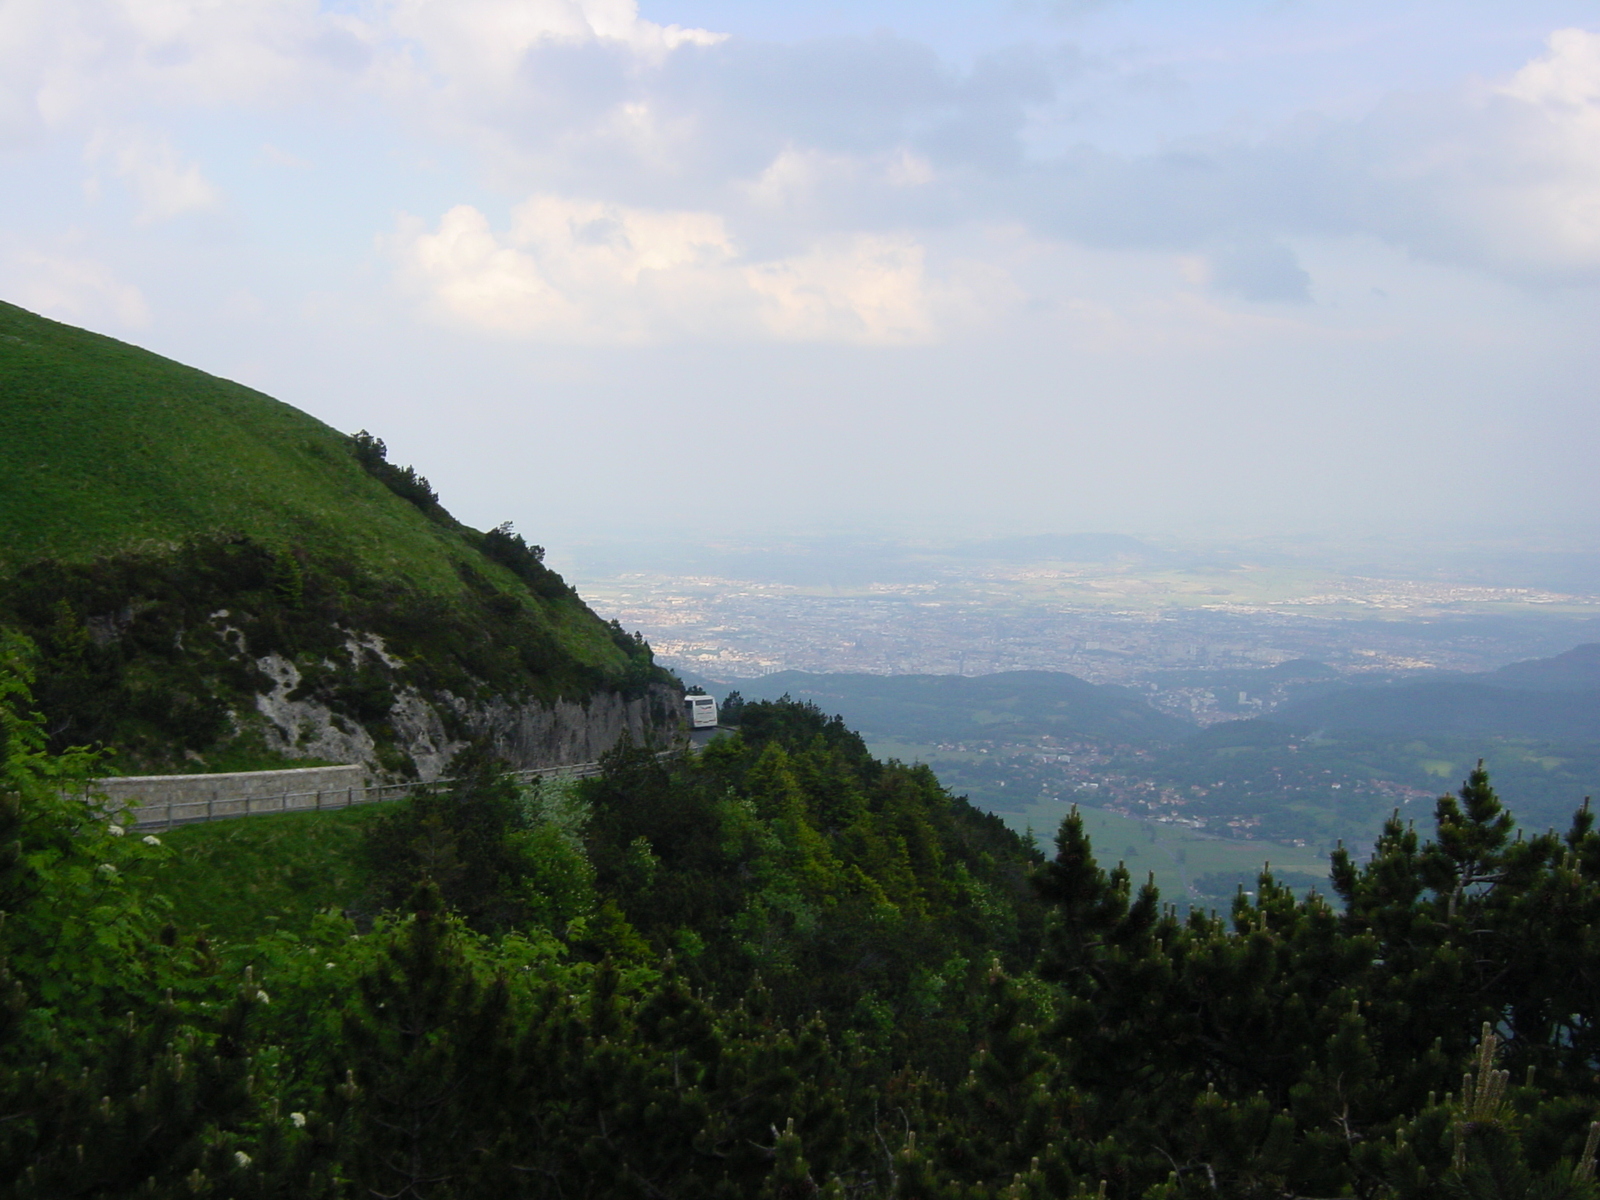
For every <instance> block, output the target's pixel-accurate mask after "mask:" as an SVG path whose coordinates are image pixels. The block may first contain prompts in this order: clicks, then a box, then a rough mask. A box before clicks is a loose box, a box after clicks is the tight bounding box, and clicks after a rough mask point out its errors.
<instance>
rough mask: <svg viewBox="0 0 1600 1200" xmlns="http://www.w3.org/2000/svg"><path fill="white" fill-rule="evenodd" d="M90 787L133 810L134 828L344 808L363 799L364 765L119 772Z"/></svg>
mask: <svg viewBox="0 0 1600 1200" xmlns="http://www.w3.org/2000/svg"><path fill="white" fill-rule="evenodd" d="M91 790H92V791H93V792H94V793H96V794H98V795H101V796H104V797H105V798H106V800H107V801H108V802H109V803H110V806H111V808H112V809H113V810H123V809H132V810H133V813H134V816H133V823H134V824H135V825H137V826H141V827H143V826H148V825H161V824H175V823H176V824H182V823H184V822H187V821H209V820H214V819H216V818H218V817H242V816H247V815H249V814H251V813H257V812H292V811H295V810H298V809H306V808H313V809H315V808H343V807H345V806H346V805H349V804H361V803H364V802H365V801H366V799H367V794H366V793H367V773H366V768H365V767H362V766H360V765H359V764H357V765H354V766H345V767H297V768H295V769H293V770H288V771H238V772H233V773H229V774H218V775H120V776H112V777H110V778H107V779H97V780H96V781H95V782H94V783H93V784H92V785H91Z"/></svg>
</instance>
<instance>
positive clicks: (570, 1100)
mask: <svg viewBox="0 0 1600 1200" xmlns="http://www.w3.org/2000/svg"><path fill="white" fill-rule="evenodd" d="M27 662H28V648H27V647H26V645H25V644H23V643H21V642H19V641H17V640H16V639H14V638H13V639H10V640H8V641H7V642H6V646H5V654H4V659H3V665H0V690H3V693H4V696H3V699H4V703H3V705H0V714H3V717H4V721H3V728H4V759H3V762H4V775H3V777H0V846H5V847H9V849H8V850H7V852H6V853H5V854H4V856H3V857H0V909H3V910H4V912H5V919H4V921H3V922H0V952H3V955H4V957H3V960H0V962H3V967H0V971H3V976H0V995H3V996H4V997H5V1004H4V1006H3V1007H0V1164H3V1168H4V1175H3V1179H0V1195H9V1196H18V1197H51V1198H56V1197H68V1196H82V1197H89V1196H93V1197H121V1196H135V1195H138V1196H158V1197H174V1198H176V1197H180V1196H182V1197H194V1196H199V1197H219V1198H220V1197H266V1196H274V1197H290V1196H292V1197H350V1198H352V1200H353V1198H355V1197H372V1196H394V1197H399V1196H408V1197H429V1198H437V1200H445V1198H450V1197H474V1198H476V1197H486V1196H494V1197H514V1196H530V1197H550V1198H552V1200H554V1198H558V1197H560V1198H571V1197H593V1198H595V1200H600V1198H607V1200H609V1198H612V1197H641V1198H643V1197H654V1198H659V1197H682V1198H684V1200H690V1198H698V1197H706V1196H711V1197H716V1196H725V1197H730V1198H731V1197H741V1198H742V1197H762V1196H765V1197H785V1198H791V1197H812V1196H828V1197H860V1198H863V1200H865V1198H868V1197H873V1198H877V1197H883V1198H887V1197H901V1198H907V1200H909V1198H913V1197H915V1198H918V1200H935V1198H950V1200H976V1198H985V1200H987V1198H990V1197H993V1198H995V1200H999V1198H1001V1197H1033V1198H1036V1200H1044V1198H1045V1197H1050V1198H1052V1200H1054V1198H1061V1197H1068V1198H1070V1197H1093V1196H1110V1197H1118V1198H1129V1197H1146V1198H1149V1200H1156V1198H1171V1197H1217V1196H1222V1197H1235V1196H1239V1197H1244V1196H1258V1197H1331V1196H1361V1197H1373V1198H1376V1197H1386V1198H1387V1197H1393V1198H1401V1197H1405V1198H1419V1200H1420V1198H1424V1197H1427V1198H1433V1197H1439V1198H1443V1197H1455V1196H1472V1197H1510V1196H1516V1197H1533V1196H1541V1197H1557V1196H1560V1197H1593V1196H1595V1195H1596V1194H1597V1193H1596V1188H1595V1183H1594V1156H1595V1146H1596V1139H1597V1137H1600V1125H1595V1124H1594V1123H1593V1122H1594V1121H1595V1117H1596V1104H1597V1099H1600V1096H1597V1092H1600V1088H1597V1084H1596V1068H1597V1066H1600V1032H1597V1026H1596V1017H1597V1015H1600V1014H1597V1012H1596V1003H1597V1001H1596V997H1597V996H1600V941H1597V939H1600V933H1597V932H1596V930H1597V918H1600V835H1597V834H1596V833H1595V832H1594V830H1593V818H1592V816H1591V814H1590V813H1589V811H1588V809H1587V807H1585V808H1584V809H1583V810H1581V811H1580V812H1579V813H1578V814H1577V815H1576V816H1575V817H1574V819H1573V822H1572V825H1571V828H1570V829H1569V830H1568V831H1567V832H1566V833H1564V834H1562V835H1559V836H1558V835H1555V834H1552V835H1549V836H1541V837H1534V838H1525V837H1523V838H1513V837H1512V835H1511V819H1510V817H1509V815H1508V813H1507V812H1506V811H1505V810H1504V809H1503V808H1502V806H1501V804H1500V802H1499V800H1498V798H1497V797H1496V796H1495V794H1494V792H1493V790H1492V788H1491V786H1490V783H1489V781H1488V779H1487V777H1486V776H1485V775H1484V774H1483V773H1482V772H1475V773H1474V774H1473V775H1472V776H1471V778H1469V779H1468V780H1467V781H1466V783H1465V784H1464V786H1463V787H1462V789H1461V791H1460V793H1459V795H1457V796H1451V797H1445V798H1443V799H1441V800H1440V801H1439V803H1438V805H1437V809H1436V813H1435V823H1434V826H1433V828H1432V829H1430V830H1428V831H1419V830H1416V829H1412V828H1409V827H1407V826H1405V825H1403V824H1401V823H1399V822H1398V821H1396V822H1394V823H1392V824H1391V825H1390V827H1389V828H1388V829H1386V830H1385V832H1384V834H1383V837H1382V838H1381V839H1380V841H1379V842H1378V844H1377V846H1376V847H1375V848H1374V850H1373V853H1372V854H1371V856H1370V857H1369V858H1365V859H1363V858H1362V857H1361V856H1357V855H1355V854H1351V853H1345V852H1343V851H1341V852H1340V853H1339V854H1338V855H1336V856H1335V857H1334V860H1333V862H1332V863H1331V864H1330V887H1331V889H1332V894H1331V896H1330V897H1329V898H1327V899H1325V898H1321V897H1312V898H1311V899H1309V900H1297V899H1296V898H1295V896H1294V895H1293V894H1292V893H1290V892H1288V891H1287V890H1285V889H1283V888H1280V887H1278V886H1276V885H1275V884H1274V883H1273V881H1272V880H1271V878H1270V877H1265V876H1264V877H1263V878H1262V880H1261V881H1260V883H1259V885H1258V888H1257V891H1256V894H1255V896H1253V897H1250V898H1246V897H1244V896H1241V897H1240V898H1239V900H1238V901H1237V902H1236V904H1235V906H1234V909H1233V911H1232V912H1231V913H1230V914H1227V915H1225V916H1218V915H1212V914H1206V913H1200V912H1195V913H1192V914H1190V915H1189V917H1188V918H1187V919H1185V920H1181V921H1180V920H1179V919H1178V918H1177V917H1175V916H1174V915H1173V913H1172V912H1171V911H1170V910H1169V909H1167V908H1165V907H1164V906H1163V904H1162V902H1161V899H1160V897H1159V896H1158V895H1157V894H1156V893H1155V891H1154V889H1153V888H1151V887H1141V886H1140V885H1139V882H1138V881H1137V880H1134V879H1130V877H1129V875H1128V873H1127V872H1126V871H1125V870H1124V869H1122V868H1121V867H1120V866H1117V867H1111V868H1110V869H1109V870H1108V869H1107V868H1106V866H1105V865H1103V864H1101V863H1100V862H1098V861H1097V860H1096V858H1095V855H1094V852H1093V849H1092V847H1091V846H1090V845H1089V844H1088V841H1087V839H1086V838H1085V837H1084V836H1083V832H1082V826H1081V824H1080V823H1079V822H1078V820H1077V819H1076V817H1071V818H1069V819H1068V820H1067V821H1066V822H1065V823H1064V824H1063V826H1062V828H1061V830H1060V832H1059V834H1058V836H1057V838H1056V840H1055V845H1054V847H1053V848H1052V850H1051V853H1050V855H1049V856H1048V857H1047V858H1044V859H1042V860H1041V858H1040V856H1039V855H1038V854H1037V853H1036V852H1034V851H1033V850H1032V849H1031V848H1030V847H1028V846H1027V845H1025V844H1024V843H1023V842H1022V841H1021V840H1020V839H1018V838H1017V837H1016V836H1015V835H1013V834H1011V833H1009V832H1008V831H1007V830H1005V829H1004V827H1003V826H1001V825H1000V824H999V822H998V821H997V820H995V819H993V818H991V817H986V816H984V815H982V814H979V813H977V812H975V811H974V810H973V809H972V808H971V807H970V806H968V805H967V804H966V803H965V802H964V801H963V800H961V799H960V798H958V797H953V796H951V795H950V794H949V793H947V792H946V791H944V790H943V789H942V788H941V787H940V786H939V784H938V782H937V780H936V779H934V778H933V776H932V775H931V774H930V773H929V772H928V771H927V770H926V769H925V768H920V767H907V766H903V765H900V764H896V763H880V762H877V761H875V760H873V759H872V758H871V757H870V756H869V755H868V754H867V753H866V751H865V749H864V747H863V745H862V743H861V741H860V739H859V738H858V737H856V735H854V734H853V733H851V732H850V731H849V730H848V729H847V728H846V727H845V726H844V725H843V724H842V722H840V721H838V720H836V719H829V718H827V717H826V716H825V715H824V714H823V713H821V712H820V711H819V710H817V709H815V708H813V707H811V706H809V705H805V704H798V703H795V702H792V701H784V702H754V703H751V704H749V705H748V706H747V707H746V709H745V712H744V714H743V722H742V726H741V730H740V732H739V733H738V734H737V735H735V736H730V737H727V738H725V739H722V740H720V741H718V742H716V743H715V744H713V745H712V746H711V747H709V748H707V749H706V750H705V751H704V752H703V753H701V754H700V755H699V756H697V757H694V756H687V755H685V756H680V757H678V758H676V759H671V760H661V759H658V758H657V757H655V756H654V755H651V754H647V753H641V752H639V751H638V750H636V749H633V748H631V747H623V748H620V749H619V750H618V751H616V752H615V753H613V754H612V755H611V756H610V757H609V759H608V761H607V769H606V772H605V774H604V775H603V776H602V777H600V778H598V779H595V780H592V781H586V782H583V783H581V784H577V785H574V786H569V787H564V788H550V789H544V790H536V791H533V792H526V791H521V790H519V789H518V788H516V787H514V786H512V785H511V784H510V783H509V782H508V781H507V779H506V777H505V776H503V775H502V774H500V773H499V771H498V770H497V768H496V764H495V762H494V759H493V757H492V755H490V754H488V753H486V752H484V751H483V750H481V749H480V750H472V751H469V752H467V753H466V754H465V755H463V756H462V757H460V758H458V760H457V763H456V765H455V767H454V768H453V769H454V771H455V773H456V774H457V775H458V776H459V777H460V779H461V782H460V783H459V784H457V785H456V786H455V787H454V790H453V791H452V792H450V793H449V794H445V793H438V792H425V793H423V794H422V795H420V796H418V797H416V798H415V799H413V800H411V801H409V802H405V803H402V804H396V805H393V806H390V807H389V808H387V809H384V810H375V811H373V812H372V813H371V814H370V815H371V819H369V820H366V821H365V822H364V824H363V828H362V829H361V831H360V834H359V839H358V842H357V843H353V844H354V845H356V846H357V847H358V848H357V849H355V850H353V851H352V853H354V854H355V855H356V858H357V859H359V870H358V871H357V872H356V875H359V879H357V878H356V875H352V876H350V877H349V878H347V879H345V880H343V881H342V882H340V883H339V885H338V886H339V889H340V897H341V899H340V901H339V903H340V907H337V908H330V909H328V910H325V911H322V912H313V911H311V909H310V907H309V906H306V907H304V908H302V909H301V910H300V913H301V915H300V916H299V917H291V918H286V919H280V920H277V921H272V922H269V921H267V920H264V919H261V920H260V924H259V927H257V928H254V929H252V928H249V927H248V924H247V921H246V918H247V916H248V911H247V910H248V893H245V894H244V895H243V896H241V897H234V899H235V901H236V904H235V908H234V911H233V912H232V913H231V914H227V915H224V914H222V913H220V912H218V911H216V910H215V909H213V910H211V911H209V912H208V911H207V909H206V908H205V906H204V905H203V903H202V904H197V903H195V898H196V896H197V895H199V896H201V897H203V896H204V895H205V894H206V892H207V890H208V889H209V890H210V891H211V892H212V893H213V894H214V893H216V892H217V891H219V890H220V889H222V888H224V887H226V886H227V884H228V882H229V881H230V879H232V880H237V879H238V876H237V875H236V874H230V873H227V872H224V873H220V874H213V875H211V876H209V877H207V871H208V870H209V869H210V868H209V867H208V866H207V860H206V856H205V854H203V853H202V852H201V851H202V849H203V847H204V846H205V845H206V841H205V839H207V838H215V837H216V835H217V834H218V833H219V832H223V833H225V832H226V830H225V826H226V824H227V823H218V824H217V825H215V826H196V827H192V828H191V829H188V830H178V831H174V832H173V833H172V834H171V835H170V836H168V835H163V836H156V835H151V836H148V837H143V838H141V837H137V836H135V835H132V834H130V833H127V832H126V831H124V830H122V829H120V828H119V827H117V826H115V825H114V824H112V823H111V822H110V821H109V819H108V817H107V816H105V815H102V814H97V813H95V812H93V811H92V810H91V809H88V808H86V807H85V806H83V805H82V804H81V803H80V802H77V801H68V800H64V799H62V798H61V795H62V790H63V788H64V787H65V786H67V785H69V784H70V783H71V781H72V779H73V778H74V777H81V776H83V775H85V774H87V773H90V772H92V770H93V769H94V768H93V764H92V763H90V762H89V761H87V760H86V759H85V758H84V756H82V755H78V754H69V755H65V756H60V755H51V754H49V753H47V752H45V749H44V739H43V735H42V732H41V731H40V729H39V727H38V724H37V722H36V721H34V720H33V719H31V718H30V717H29V716H28V715H27V714H28V712H29V701H28V697H27V694H26V688H27ZM320 819H321V817H320V815H319V814H299V815H292V816H288V817H282V818H252V819H251V821H250V822H245V823H244V824H246V825H248V824H251V822H258V821H259V822H271V821H280V822H285V823H286V824H283V825H281V826H279V828H281V829H284V830H290V829H292V828H293V827H294V826H293V825H292V823H293V822H297V821H298V822H309V823H314V822H317V821H319V820H320ZM256 827H258V828H265V827H267V826H266V825H261V826H256ZM300 828H302V829H305V830H307V831H308V832H312V833H314V830H315V828H316V826H315V825H314V824H306V825H301V826H300ZM345 841H346V843H349V839H348V838H346V839H345ZM211 844H213V845H214V844H215V842H212V843H211ZM352 861H354V860H352ZM257 865H258V867H260V866H261V864H257ZM295 869H296V870H298V869H299V868H298V867H296V868H295ZM265 882H266V881H265V880H264V879H262V878H260V877H259V876H258V877H257V878H256V879H255V880H254V881H253V882H252V884H251V886H252V887H255V886H257V885H261V884H264V883H265ZM317 886H318V885H317V883H316V880H315V878H314V877H306V878H305V879H304V880H303V881H302V890H307V889H315V888H316V887H317ZM241 899H242V900H243V902H244V903H243V904H242V905H241V904H239V903H237V901H239V900H241ZM281 911H286V910H281ZM258 919H259V918H258Z"/></svg>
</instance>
